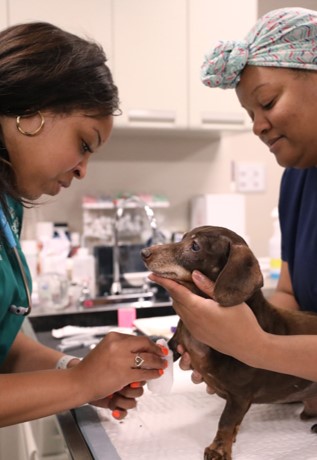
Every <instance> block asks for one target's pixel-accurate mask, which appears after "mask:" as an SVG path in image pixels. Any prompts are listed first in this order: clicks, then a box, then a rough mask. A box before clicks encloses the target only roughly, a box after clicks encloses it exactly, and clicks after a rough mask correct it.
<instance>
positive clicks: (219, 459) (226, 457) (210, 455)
mask: <svg viewBox="0 0 317 460" xmlns="http://www.w3.org/2000/svg"><path fill="white" fill-rule="evenodd" d="M204 460H232V457H231V454H229V453H228V452H223V451H222V452H219V451H218V450H215V449H213V448H211V447H206V449H205V452H204Z"/></svg>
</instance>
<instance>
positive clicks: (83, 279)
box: [71, 248, 96, 298]
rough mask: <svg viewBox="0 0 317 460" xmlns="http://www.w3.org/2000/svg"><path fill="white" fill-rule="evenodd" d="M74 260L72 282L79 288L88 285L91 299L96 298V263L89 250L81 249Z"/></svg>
mask: <svg viewBox="0 0 317 460" xmlns="http://www.w3.org/2000/svg"><path fill="white" fill-rule="evenodd" d="M71 260H72V268H71V271H72V276H71V277H72V282H73V283H75V284H77V285H78V286H83V285H87V286H88V289H89V292H90V297H91V298H94V297H95V296H96V265H95V264H96V262H95V258H94V256H93V255H92V254H89V251H88V248H79V249H78V251H77V253H76V254H75V255H74V256H73V257H72V258H71Z"/></svg>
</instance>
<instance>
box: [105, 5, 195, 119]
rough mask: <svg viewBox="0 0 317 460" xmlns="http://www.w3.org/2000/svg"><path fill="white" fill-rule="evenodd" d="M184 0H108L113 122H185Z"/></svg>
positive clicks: (185, 21)
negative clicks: (115, 98)
mask: <svg viewBox="0 0 317 460" xmlns="http://www.w3.org/2000/svg"><path fill="white" fill-rule="evenodd" d="M186 26H187V10H186V0H172V1H171V0H160V1H158V0H137V1H132V0H115V1H113V32H114V39H113V47H114V59H115V61H114V79H115V82H116V84H117V86H118V88H119V97H120V100H121V108H122V110H123V114H122V116H121V117H118V118H117V119H115V123H116V124H117V125H118V126H130V127H133V126H136V127H140V126H141V127H144V126H146V127H162V128H185V127H187V87H188V81H187V80H188V72H187V28H186Z"/></svg>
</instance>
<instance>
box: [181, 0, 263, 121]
mask: <svg viewBox="0 0 317 460" xmlns="http://www.w3.org/2000/svg"><path fill="white" fill-rule="evenodd" d="M256 18H257V1H256V0H244V1H243V2H239V1H236V0H226V1H222V2H212V1H210V0H189V37H190V38H189V62H190V65H189V80H190V81H189V119H190V121H189V124H190V126H191V127H192V128H198V129H202V128H203V129H213V128H226V127H228V128H237V129H240V128H241V127H244V126H246V124H247V116H246V114H245V113H244V111H243V110H242V109H241V107H240V105H239V102H238V99H237V97H236V94H235V91H234V90H233V89H227V90H223V89H219V88H212V89H210V88H208V87H207V86H205V85H203V83H202V82H201V80H200V68H201V65H202V63H203V60H204V56H205V54H206V53H207V52H208V51H209V50H210V49H211V48H212V46H213V44H214V43H215V42H217V41H219V40H241V39H243V38H244V37H245V35H246V34H247V33H248V32H249V30H250V29H251V27H253V25H254V24H255V22H256Z"/></svg>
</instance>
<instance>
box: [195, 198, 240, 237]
mask: <svg viewBox="0 0 317 460" xmlns="http://www.w3.org/2000/svg"><path fill="white" fill-rule="evenodd" d="M245 222H246V219H245V196H244V195H242V194H241V195H240V194H238V193H210V194H206V195H198V196H195V197H193V198H192V200H191V221H190V225H191V229H192V228H195V227H200V226H201V225H214V226H217V227H225V228H228V229H229V230H233V231H234V232H236V233H237V234H238V235H240V236H242V238H245V239H248V238H247V235H246V225H245Z"/></svg>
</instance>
